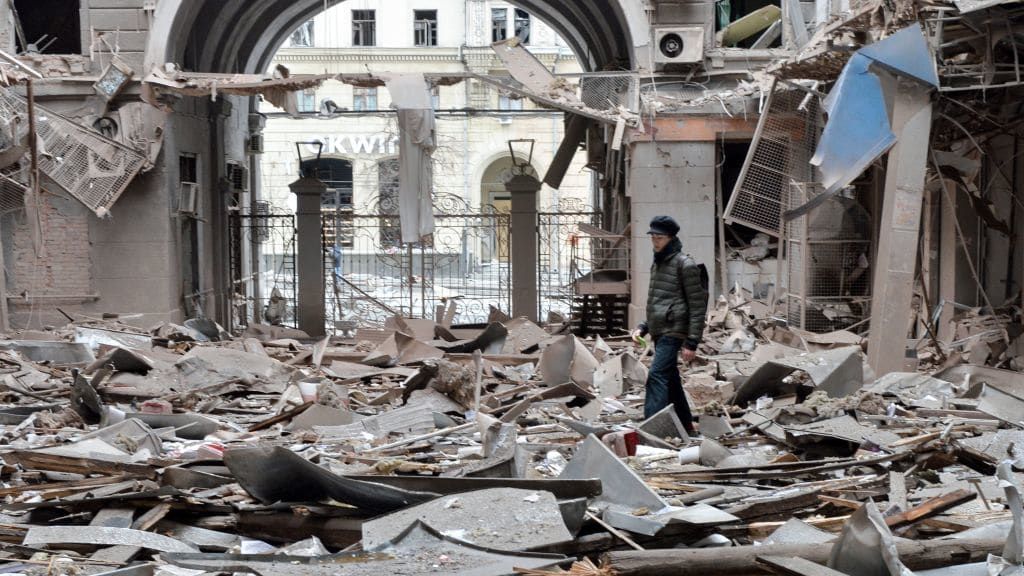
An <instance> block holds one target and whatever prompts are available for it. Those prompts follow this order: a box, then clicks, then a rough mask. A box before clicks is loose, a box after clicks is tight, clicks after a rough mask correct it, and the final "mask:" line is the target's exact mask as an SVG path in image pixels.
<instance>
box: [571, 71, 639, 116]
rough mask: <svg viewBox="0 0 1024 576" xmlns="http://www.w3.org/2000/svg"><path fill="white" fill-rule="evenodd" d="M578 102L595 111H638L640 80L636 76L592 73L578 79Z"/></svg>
mask: <svg viewBox="0 0 1024 576" xmlns="http://www.w3.org/2000/svg"><path fill="white" fill-rule="evenodd" d="M579 86H580V100H582V101H583V103H584V104H586V105H587V107H588V108H593V109H595V110H618V109H619V108H625V109H626V110H629V111H631V112H638V111H639V108H640V107H639V104H640V95H639V94H640V92H639V87H640V78H639V76H637V75H636V74H619V73H609V72H594V73H589V74H583V75H581V76H580V77H579Z"/></svg>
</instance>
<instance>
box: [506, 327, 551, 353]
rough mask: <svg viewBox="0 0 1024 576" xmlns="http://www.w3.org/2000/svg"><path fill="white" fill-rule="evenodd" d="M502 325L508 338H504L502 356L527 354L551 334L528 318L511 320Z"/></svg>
mask: <svg viewBox="0 0 1024 576" xmlns="http://www.w3.org/2000/svg"><path fill="white" fill-rule="evenodd" d="M504 324H505V328H506V329H507V330H508V336H507V337H506V338H505V345H504V346H502V349H501V353H502V354H528V353H530V352H533V351H535V350H536V349H537V346H539V345H540V343H541V342H544V341H545V340H547V339H548V338H550V337H551V334H548V333H547V331H545V330H544V329H543V328H541V327H540V326H538V325H536V324H534V323H533V322H531V321H530V320H529V319H528V318H513V319H512V320H509V321H507V322H505V323H504Z"/></svg>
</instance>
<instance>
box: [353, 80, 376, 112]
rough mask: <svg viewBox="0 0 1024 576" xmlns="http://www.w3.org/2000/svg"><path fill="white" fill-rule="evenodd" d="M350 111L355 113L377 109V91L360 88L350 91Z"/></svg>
mask: <svg viewBox="0 0 1024 576" xmlns="http://www.w3.org/2000/svg"><path fill="white" fill-rule="evenodd" d="M352 109H353V110H356V111H364V112H365V111H370V110H376V109H377V89H376V88H360V87H358V86H357V87H355V88H353V89H352Z"/></svg>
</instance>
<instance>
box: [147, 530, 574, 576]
mask: <svg viewBox="0 0 1024 576" xmlns="http://www.w3.org/2000/svg"><path fill="white" fill-rule="evenodd" d="M163 558H165V559H166V561H167V562H170V563H172V564H174V565H176V566H181V567H185V568H192V569H197V570H204V571H207V572H211V571H212V572H225V571H231V572H237V571H239V570H243V571H246V572H251V573H256V574H273V575H274V576H332V575H335V574H338V573H339V571H341V570H343V571H344V573H345V574H346V575H347V576H377V575H380V574H410V575H419V574H432V573H437V572H438V570H443V571H444V573H446V574H453V575H457V576H491V575H495V574H514V573H516V572H518V571H520V570H526V569H541V568H545V567H550V566H553V565H555V564H557V563H558V562H560V561H563V560H564V559H565V557H564V556H561V555H557V554H538V553H526V552H518V553H509V552H501V551H498V550H490V549H487V548H484V547H481V546H475V545H472V544H468V543H466V542H463V541H461V540H459V539H457V538H452V537H449V536H446V535H444V534H442V533H441V532H439V531H438V530H435V529H434V528H432V527H430V526H428V525H427V524H425V523H423V522H420V521H417V522H416V523H414V524H413V525H412V526H409V527H408V528H407V529H406V530H405V531H403V532H402V533H401V534H400V535H399V536H398V537H397V538H396V539H395V540H394V541H392V542H389V543H387V544H384V545H382V546H380V547H378V548H374V549H371V550H368V551H366V552H342V553H339V554H335V555H332V556H327V557H304V556H279V555H269V554H264V555H228V554H224V555H221V554H166V555H164V556H163Z"/></svg>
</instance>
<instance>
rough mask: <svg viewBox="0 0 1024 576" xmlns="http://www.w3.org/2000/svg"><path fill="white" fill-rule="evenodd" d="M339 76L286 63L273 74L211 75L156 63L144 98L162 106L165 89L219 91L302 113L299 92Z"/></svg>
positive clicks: (191, 93)
mask: <svg viewBox="0 0 1024 576" xmlns="http://www.w3.org/2000/svg"><path fill="white" fill-rule="evenodd" d="M331 78H335V75H333V74H316V75H308V74H303V75H297V76H292V75H291V74H290V73H289V72H288V69H287V68H285V67H284V66H278V67H277V70H276V71H275V72H274V74H272V75H267V74H211V73H204V72H182V71H180V70H178V69H177V67H175V66H174V65H173V64H165V65H164V66H163V67H160V66H155V67H154V68H153V70H152V71H151V72H150V73H149V75H148V76H146V77H145V79H143V81H142V82H143V86H144V87H145V88H144V90H143V99H144V100H145V101H146V102H148V103H150V104H152V105H154V106H158V107H161V108H166V104H163V103H162V102H160V99H159V97H160V93H161V92H174V93H177V94H182V95H184V96H210V98H211V99H213V100H216V99H217V94H221V93H223V94H234V95H238V96H255V95H262V96H263V97H264V98H265V99H266V100H267V102H270V103H271V104H273V105H274V106H277V107H278V108H281V109H283V110H285V111H286V112H288V113H289V114H292V115H297V114H298V104H297V100H296V97H295V92H298V91H300V90H306V89H309V88H318V87H319V86H320V85H321V84H323V83H324V81H325V80H328V79H331Z"/></svg>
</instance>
